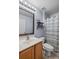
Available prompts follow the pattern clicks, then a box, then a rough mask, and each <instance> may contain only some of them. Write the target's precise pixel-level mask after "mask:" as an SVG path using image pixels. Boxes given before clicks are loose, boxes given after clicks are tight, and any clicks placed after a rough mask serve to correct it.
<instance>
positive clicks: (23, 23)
mask: <svg viewBox="0 0 79 59" xmlns="http://www.w3.org/2000/svg"><path fill="white" fill-rule="evenodd" d="M27 34H34V14H33V13H31V12H29V11H27V10H25V9H22V8H20V7H19V35H27Z"/></svg>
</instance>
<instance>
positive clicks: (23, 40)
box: [19, 36, 44, 52]
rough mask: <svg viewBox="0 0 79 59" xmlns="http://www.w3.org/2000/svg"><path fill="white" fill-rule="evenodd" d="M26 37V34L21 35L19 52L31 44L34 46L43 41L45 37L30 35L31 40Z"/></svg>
mask: <svg viewBox="0 0 79 59" xmlns="http://www.w3.org/2000/svg"><path fill="white" fill-rule="evenodd" d="M26 38H27V37H26V36H20V37H19V52H20V51H22V50H24V49H27V48H29V47H31V46H34V45H35V44H37V43H39V42H42V41H43V39H44V38H43V37H42V38H35V37H30V38H29V40H27V39H26Z"/></svg>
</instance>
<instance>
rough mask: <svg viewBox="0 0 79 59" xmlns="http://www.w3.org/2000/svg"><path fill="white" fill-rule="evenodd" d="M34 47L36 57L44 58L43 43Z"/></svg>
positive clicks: (38, 58)
mask: <svg viewBox="0 0 79 59" xmlns="http://www.w3.org/2000/svg"><path fill="white" fill-rule="evenodd" d="M34 48H35V59H43V54H42V50H43V46H42V43H38V44H36V45H35V47H34Z"/></svg>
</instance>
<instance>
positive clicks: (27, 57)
mask: <svg viewBox="0 0 79 59" xmlns="http://www.w3.org/2000/svg"><path fill="white" fill-rule="evenodd" d="M19 59H34V47H31V48H29V49H27V50H25V51H22V52H20V54H19Z"/></svg>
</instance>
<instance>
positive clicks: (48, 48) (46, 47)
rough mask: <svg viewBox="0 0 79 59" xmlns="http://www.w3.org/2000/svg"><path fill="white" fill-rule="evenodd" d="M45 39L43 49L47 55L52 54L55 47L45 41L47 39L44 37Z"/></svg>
mask: <svg viewBox="0 0 79 59" xmlns="http://www.w3.org/2000/svg"><path fill="white" fill-rule="evenodd" d="M42 40H43V49H44V53H45V55H46V56H51V54H52V52H53V51H54V47H53V46H51V45H50V44H48V43H44V41H45V38H42Z"/></svg>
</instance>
